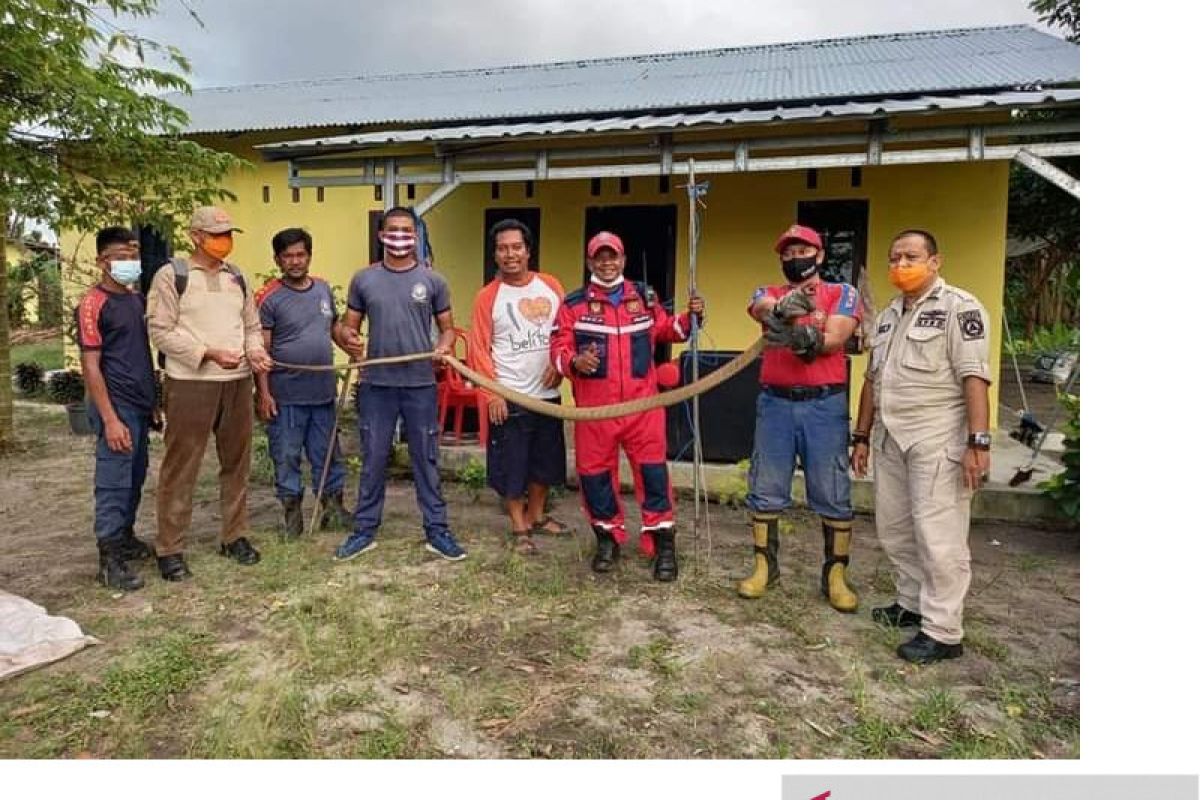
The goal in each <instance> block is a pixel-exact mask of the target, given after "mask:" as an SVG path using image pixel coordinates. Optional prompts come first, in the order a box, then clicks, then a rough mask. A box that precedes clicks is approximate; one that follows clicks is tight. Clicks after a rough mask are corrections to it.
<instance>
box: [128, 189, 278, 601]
mask: <svg viewBox="0 0 1200 800" xmlns="http://www.w3.org/2000/svg"><path fill="white" fill-rule="evenodd" d="M234 231H237V232H238V233H241V229H240V228H235V227H234V225H233V221H232V220H231V219H230V217H229V213H228V212H227V211H225V209H222V208H216V207H215V206H204V207H201V208H198V209H196V211H195V213H194V214H192V220H191V223H190V225H189V226H188V238H189V239H190V240H191V242H192V245H193V250H192V254H191V256H190V257H188V258H174V259H172V260H171V262H170V263H168V264H165V265H164V266H163V267H162V268H160V269H159V270H158V272H157V273H156V274H155V276H154V280H153V282H152V283H151V286H150V293H149V303H148V305H149V310H148V319H149V328H150V341H151V342H152V343H153V344H154V346H155V348H157V350H158V351H159V355H160V359H161V360H162V364H163V367H164V369H165V372H166V378H165V379H164V381H163V394H164V403H165V406H166V417H167V427H166V432H165V434H164V439H165V441H166V454H165V455H164V456H163V461H162V466H161V467H160V468H159V473H158V536H157V538H156V539H155V542H154V549H155V551H156V552H157V554H158V568H159V572H160V573H161V574H162V577H163V578H164V579H165V580H169V581H180V580H183V579H185V578H187V577H189V576H190V575H191V572H190V571H189V570H188V567H187V563H186V562H185V561H184V558H183V553H184V532H185V531H186V530H187V529H188V526H189V525H190V524H191V521H192V494H193V491H194V490H195V488H196V478H197V476H198V475H199V472H200V464H201V462H202V461H203V459H204V450H205V447H206V446H207V444H208V437H209V434H210V433H211V434H215V436H216V443H217V459H218V461H219V462H220V465H221V469H220V492H221V537H220V541H221V544H220V551H219V552H220V553H221V555H224V556H227V557H229V558H232V559H234V560H235V561H237V562H238V563H239V564H243V565H249V564H255V563H257V562H258V558H259V556H258V552H257V551H256V550H255V549H254V547H252V546H251V544H250V542H249V541H248V540H247V539H246V535H245V534H246V530H247V528H248V527H249V525H248V520H247V518H248V512H247V503H246V493H247V488H248V484H249V478H250V436H251V432H252V430H253V424H254V409H253V397H254V383H253V380H252V378H251V371H253V372H264V371H266V370H269V369H270V368H271V359H270V357H269V356H268V355H267V352H266V350H265V349H264V348H263V340H262V328H261V326H260V325H259V320H258V312H257V310H256V309H255V307H254V298H253V297H252V296H251V293H250V292H249V290H248V287H247V286H246V280H245V278H244V277H242V273H241V272H240V271H239V270H238V268H237V267H236V266H234V265H233V264H231V263H230V262H229V261H227V260H226V258H227V257H228V256H229V253H230V251H232V250H233V233H234Z"/></svg>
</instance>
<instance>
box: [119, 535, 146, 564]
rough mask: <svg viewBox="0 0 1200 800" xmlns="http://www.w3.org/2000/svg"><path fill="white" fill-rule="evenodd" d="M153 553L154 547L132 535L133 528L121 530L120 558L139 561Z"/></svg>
mask: <svg viewBox="0 0 1200 800" xmlns="http://www.w3.org/2000/svg"><path fill="white" fill-rule="evenodd" d="M152 555H154V548H153V547H151V546H150V545H148V544H146V543H145V542H143V541H142V540H141V539H139V538H137V537H136V536H134V535H133V528H126V529H125V530H123V531H122V532H121V558H123V559H124V560H126V561H141V560H142V559H145V558H149V557H150V556H152Z"/></svg>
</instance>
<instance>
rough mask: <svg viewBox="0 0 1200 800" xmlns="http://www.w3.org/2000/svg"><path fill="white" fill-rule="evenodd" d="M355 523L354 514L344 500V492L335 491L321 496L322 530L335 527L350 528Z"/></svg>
mask: <svg viewBox="0 0 1200 800" xmlns="http://www.w3.org/2000/svg"><path fill="white" fill-rule="evenodd" d="M353 524H354V515H353V514H351V513H350V512H349V511H347V510H346V506H345V504H344V503H343V501H342V493H341V492H334V493H333V494H330V495H327V496H325V497H322V498H321V530H323V531H328V530H332V529H334V528H337V529H340V530H349V529H350V526H351V525H353Z"/></svg>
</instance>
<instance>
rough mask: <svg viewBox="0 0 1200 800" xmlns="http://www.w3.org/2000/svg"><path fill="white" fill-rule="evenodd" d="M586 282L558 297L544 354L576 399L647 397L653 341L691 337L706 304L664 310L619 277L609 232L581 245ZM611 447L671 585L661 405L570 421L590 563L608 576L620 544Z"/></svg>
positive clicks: (670, 515)
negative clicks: (627, 471)
mask: <svg viewBox="0 0 1200 800" xmlns="http://www.w3.org/2000/svg"><path fill="white" fill-rule="evenodd" d="M587 264H588V269H589V270H590V272H591V279H590V281H589V283H588V285H586V286H584V287H583V288H581V289H578V290H576V291H574V292H572V293H571V294H569V295H567V296H566V297H565V298H564V299H563V303H562V306H561V307H560V308H559V310H558V316H557V318H556V320H555V324H554V329H553V331H552V333H551V342H550V358H551V362H552V363H553V364H554V366H555V368H556V369H557V370H558V371H559V372H560V373H561V374H562V375H564V376H565V377H568V378H570V379H571V385H572V388H573V390H574V394H575V404H576V405H577V406H580V407H588V406H603V405H610V404H613V403H622V402H625V401H628V400H637V399H640V398H644V397H652V396H654V395H655V394H656V393H657V392H658V387H657V378H656V373H655V369H654V359H653V354H654V347H655V345H656V344H659V343H661V342H682V341H685V340H687V338H688V336H689V335H690V334H691V330H692V327H691V316H690V315H691V314H695V315H696V320H697V323H700V322H702V321H703V318H704V300H703V298H700V297H692V298H691V299H689V300H688V309H687V312H685V313H682V314H675V315H670V314H668V313H667V312H666V311H665V310H664V309H663V307H662V305H661V304H660V303H659V302H658V298H657V297H656V296H655V294H654V290H653V289H652V288H651V287H650V286H649V285H647V284H644V283H635V282H633V281H627V280H625V278H624V276H623V273H624V271H625V246H624V244H622V242H621V239H620V238H619V237H618V236H617V235H616V234H613V233H609V232H607V231H604V232H601V233H598V234H596V235H595V236H593V237H592V238H591V240H590V241H589V242H588V245H587ZM618 446H620V447H623V448H624V449H625V455H626V457H627V458H628V459H629V466H630V468H631V470H632V472H633V485H634V492H635V494H636V495H637V499H638V503H639V504H640V505H641V509H642V533H641V537H640V541H639V544H640V547H641V550H642V552H643V553H644V554H646V555H647V556H653V557H654V563H653V573H654V578H655V579H656V580H660V581H673V580H675V578H676V577H677V574H678V567H677V565H676V560H675V516H674V509H673V505H674V504H673V502H672V498H671V481H670V476H669V473H668V472H667V429H666V410H665V409H662V408H656V409H652V410H650V411H644V412H642V413H640V414H634V415H631V416H626V417H620V418H618V419H607V420H597V421H594V422H579V423H576V425H575V469H576V472H578V474H579V485H580V488H581V489H582V492H583V510H584V513H586V514H587V517H588V520H589V521H590V522H591V525H592V531H593V532H594V533H595V534H596V554H595V556H594V557H593V558H592V569H593V570H595V571H596V572H608V571H610V570H612V568H613V567H614V566H615V564H616V561H617V559H618V558H619V556H620V548H621V545H623V544H624V543H625V541H626V538H627V534H626V532H625V515H624V512H623V511H622V509H621V504H620V502H619V500H618V493H619V491H620V482H619V481H620V476H619V474H618V469H617V458H618V450H617V448H618Z"/></svg>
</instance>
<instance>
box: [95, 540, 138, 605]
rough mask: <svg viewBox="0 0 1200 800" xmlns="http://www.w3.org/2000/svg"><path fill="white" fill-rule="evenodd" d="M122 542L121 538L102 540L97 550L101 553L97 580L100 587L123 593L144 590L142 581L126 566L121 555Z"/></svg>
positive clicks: (97, 544) (98, 543) (98, 542)
mask: <svg viewBox="0 0 1200 800" xmlns="http://www.w3.org/2000/svg"><path fill="white" fill-rule="evenodd" d="M121 545H122V540H121V537H119V536H114V537H112V538H109V539H100V540H98V541H97V542H96V548H97V549H98V550H99V551H100V574H99V575H97V576H96V580H98V581H100V585H102V586H108V587H109V588H112V589H119V590H120V591H122V592H132V591H134V590H136V589H140V588H142V586H143V585H144V584H143V583H142V579H141V578H139V577H138V576H137V575H135V574H133V573H132V572H130V571H129V567H127V566H125V558H124V556H123V555H122V553H121Z"/></svg>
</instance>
